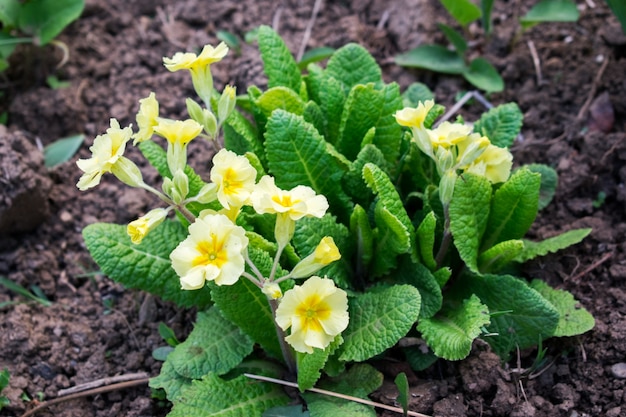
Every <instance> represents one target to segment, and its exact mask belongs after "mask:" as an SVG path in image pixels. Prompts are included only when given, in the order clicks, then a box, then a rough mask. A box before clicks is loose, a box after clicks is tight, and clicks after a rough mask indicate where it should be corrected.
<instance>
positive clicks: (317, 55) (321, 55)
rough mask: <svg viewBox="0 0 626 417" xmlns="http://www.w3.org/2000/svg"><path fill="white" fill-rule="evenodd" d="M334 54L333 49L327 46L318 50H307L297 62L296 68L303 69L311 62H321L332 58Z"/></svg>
mask: <svg viewBox="0 0 626 417" xmlns="http://www.w3.org/2000/svg"><path fill="white" fill-rule="evenodd" d="M334 53H335V48H331V47H328V46H320V47H319V48H313V49H309V50H308V51H306V52H305V53H304V54H303V55H302V59H300V62H298V68H300V69H301V70H303V69H305V68H306V67H307V66H308V65H309V64H311V63H313V62H319V61H323V60H325V59H326V58H329V57H330V56H332V54H334Z"/></svg>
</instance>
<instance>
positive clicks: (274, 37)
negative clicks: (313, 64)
mask: <svg viewBox="0 0 626 417" xmlns="http://www.w3.org/2000/svg"><path fill="white" fill-rule="evenodd" d="M258 36H259V37H258V40H259V50H260V51H261V59H263V70H264V71H265V74H266V75H267V78H268V87H269V88H272V87H279V86H283V87H287V88H291V89H292V90H293V91H296V92H299V91H300V85H301V84H302V76H301V75H300V69H298V65H297V64H296V61H295V59H293V56H292V55H291V52H290V51H289V48H287V45H285V42H284V41H283V40H282V39H281V37H280V36H279V35H278V34H277V33H276V32H275V31H274V29H272V28H271V27H269V26H265V25H262V26H261V27H259V33H258Z"/></svg>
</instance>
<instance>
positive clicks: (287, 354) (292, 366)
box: [267, 298, 297, 375]
mask: <svg viewBox="0 0 626 417" xmlns="http://www.w3.org/2000/svg"><path fill="white" fill-rule="evenodd" d="M267 301H268V302H269V303H270V308H271V309H272V317H273V318H274V327H276V336H278V343H279V344H280V350H281V352H282V353H283V359H284V360H285V363H286V364H287V368H288V369H289V373H290V374H291V375H296V373H297V367H296V358H295V356H294V354H293V351H292V350H291V347H290V346H289V345H288V344H287V341H286V340H285V337H286V336H287V335H286V334H285V332H284V331H283V329H281V328H280V326H279V325H278V323H276V309H278V300H272V299H269V298H268V300H267Z"/></svg>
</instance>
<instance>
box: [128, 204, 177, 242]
mask: <svg viewBox="0 0 626 417" xmlns="http://www.w3.org/2000/svg"><path fill="white" fill-rule="evenodd" d="M167 212H168V210H166V209H164V208H155V209H153V210H150V211H149V212H148V213H146V214H145V215H144V216H141V217H140V218H138V219H137V220H134V221H132V222H130V223H129V224H128V226H127V227H126V233H127V234H128V236H129V237H130V240H131V242H133V243H134V244H135V245H138V244H140V243H141V241H142V240H143V238H144V237H146V236H147V235H148V233H149V232H151V231H152V230H154V229H155V228H156V227H157V226H158V225H160V224H161V223H163V220H165V217H166V216H167Z"/></svg>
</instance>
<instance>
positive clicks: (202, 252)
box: [170, 212, 248, 290]
mask: <svg viewBox="0 0 626 417" xmlns="http://www.w3.org/2000/svg"><path fill="white" fill-rule="evenodd" d="M247 246H248V238H247V237H246V233H245V231H244V229H243V228H242V227H240V226H236V225H235V224H234V223H233V222H232V221H230V220H229V219H228V217H226V216H224V215H222V214H214V213H211V212H206V213H201V214H200V217H198V218H197V219H196V221H195V222H194V223H193V224H192V225H191V226H189V236H188V237H187V238H186V239H185V240H184V241H182V242H181V243H179V244H178V246H177V247H176V249H174V251H172V253H171V254H170V259H171V261H172V267H173V268H174V270H175V271H176V273H177V274H178V276H179V277H180V283H181V287H182V289H184V290H195V289H199V288H202V287H203V286H204V284H205V282H206V281H214V282H215V283H216V284H217V285H232V284H234V283H235V282H237V280H238V279H239V277H240V276H241V274H242V273H243V272H244V269H245V259H244V251H245V250H246V248H247Z"/></svg>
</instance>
